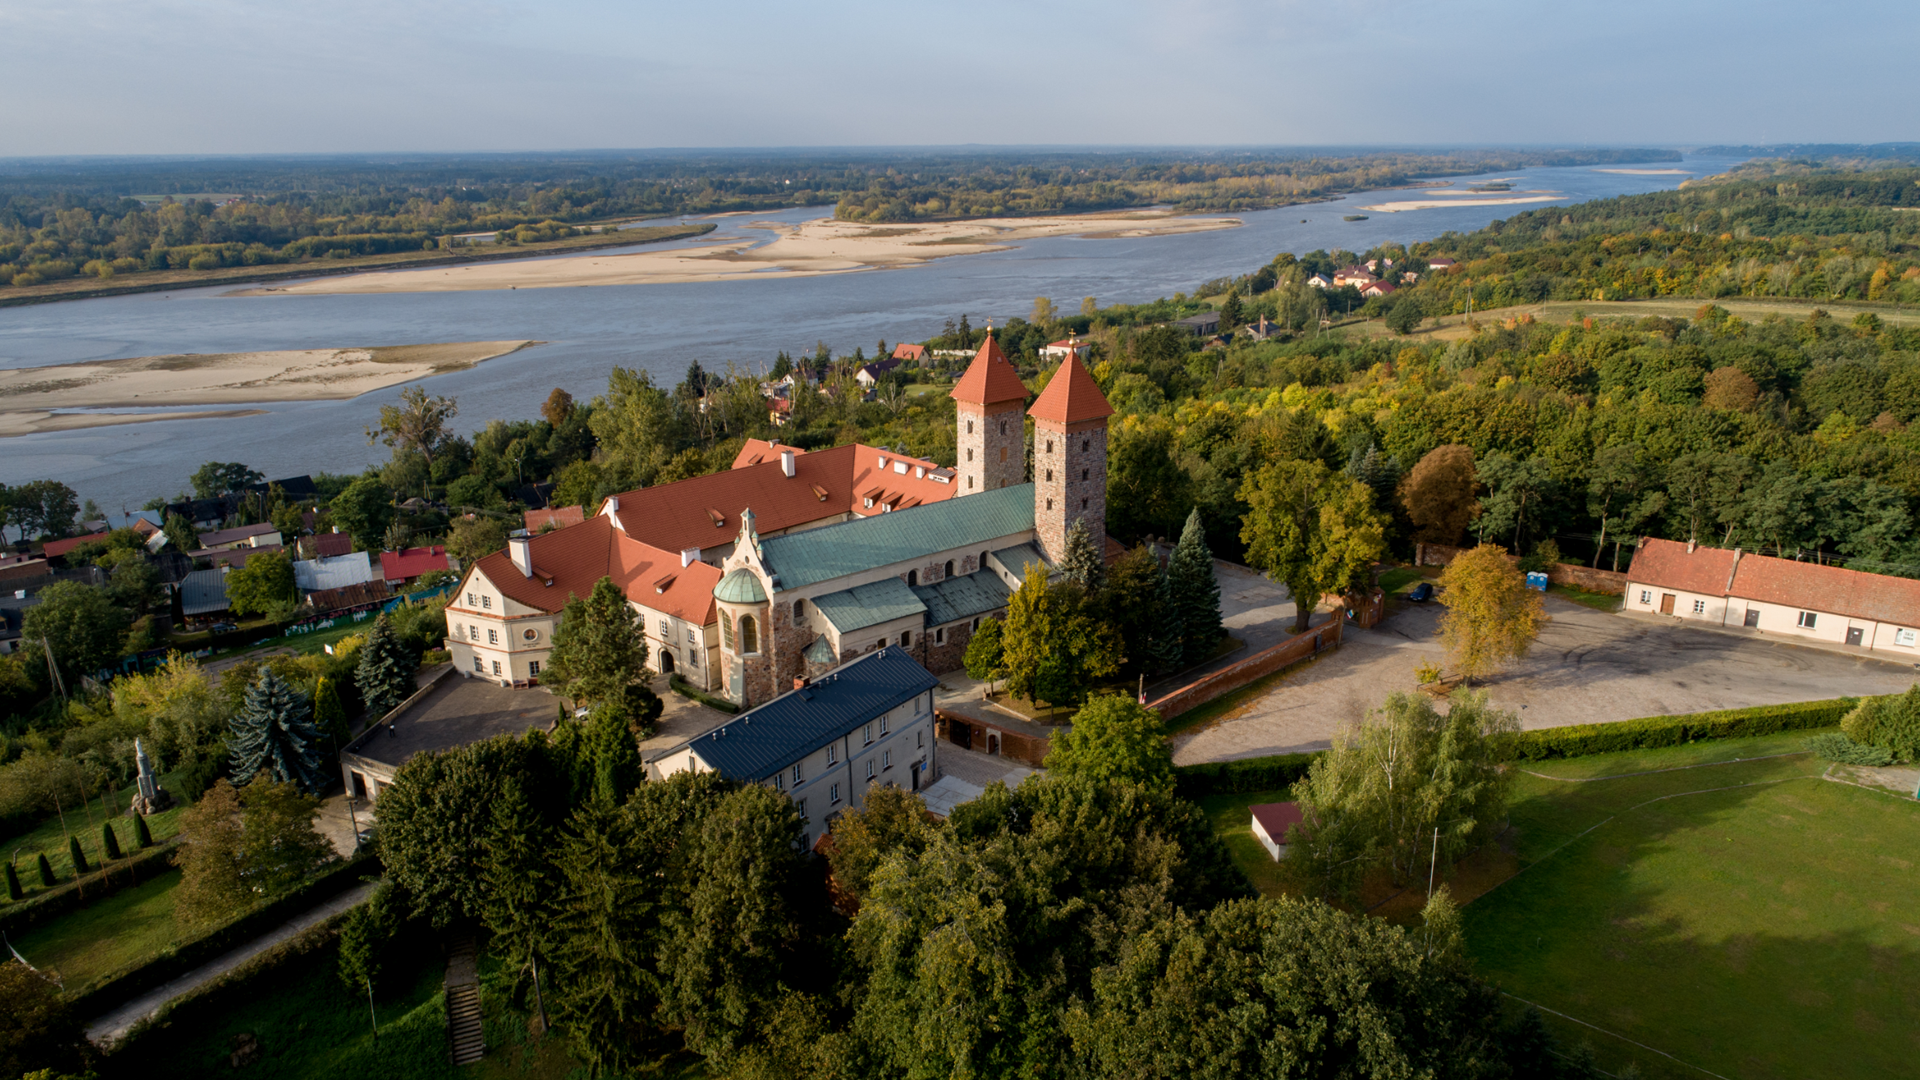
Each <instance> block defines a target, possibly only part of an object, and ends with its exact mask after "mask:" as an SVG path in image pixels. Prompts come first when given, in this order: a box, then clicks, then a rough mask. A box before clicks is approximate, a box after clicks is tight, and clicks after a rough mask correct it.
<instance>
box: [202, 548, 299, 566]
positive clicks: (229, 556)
mask: <svg viewBox="0 0 1920 1080" xmlns="http://www.w3.org/2000/svg"><path fill="white" fill-rule="evenodd" d="M286 550H287V549H286V548H284V547H282V546H281V545H279V544H264V545H262V546H260V547H237V548H223V549H222V550H220V551H190V552H188V553H187V554H189V555H191V556H193V557H194V558H195V559H206V560H207V561H209V562H211V563H213V565H215V566H231V567H233V568H234V569H236V570H237V569H239V568H240V567H242V566H245V565H247V560H248V559H251V558H253V557H254V556H256V555H272V554H274V553H276V552H284V551H286Z"/></svg>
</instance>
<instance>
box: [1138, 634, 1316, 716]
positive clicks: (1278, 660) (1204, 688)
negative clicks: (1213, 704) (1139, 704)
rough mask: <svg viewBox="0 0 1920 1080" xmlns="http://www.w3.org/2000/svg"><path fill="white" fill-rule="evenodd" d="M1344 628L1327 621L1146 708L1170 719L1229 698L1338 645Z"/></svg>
mask: <svg viewBox="0 0 1920 1080" xmlns="http://www.w3.org/2000/svg"><path fill="white" fill-rule="evenodd" d="M1344 626H1345V620H1343V619H1330V620H1328V621H1327V622H1326V623H1325V624H1323V625H1321V626H1316V627H1314V628H1313V629H1311V630H1308V631H1307V632H1306V633H1304V634H1299V635H1296V636H1294V637H1291V638H1288V639H1287V640H1285V641H1283V642H1281V643H1280V644H1278V645H1275V646H1273V647H1272V648H1268V649H1262V650H1260V651H1259V652H1257V653H1254V654H1253V655H1252V656H1249V657H1247V658H1246V659H1245V660H1242V661H1240V662H1239V663H1237V664H1235V665H1233V666H1232V667H1229V668H1223V669H1221V670H1220V671H1216V672H1214V673H1213V674H1211V675H1208V676H1205V677H1204V678H1201V679H1198V680H1195V681H1194V682H1191V683H1188V684H1187V685H1185V686H1182V687H1180V688H1179V689H1177V690H1175V691H1173V692H1172V693H1169V694H1165V695H1162V696H1161V697H1158V698H1155V699H1154V700H1152V701H1149V702H1147V707H1148V708H1150V709H1153V710H1154V711H1156V712H1158V713H1159V714H1160V715H1161V716H1163V717H1166V718H1168V719H1172V718H1173V717H1176V716H1179V715H1180V714H1181V713H1183V712H1186V711H1187V710H1189V709H1192V708H1196V707H1198V706H1201V705H1205V704H1206V703H1207V702H1209V701H1212V700H1214V699H1215V698H1218V697H1222V696H1224V695H1226V694H1230V693H1232V692H1233V691H1235V690H1238V689H1240V688H1241V687H1243V686H1245V685H1247V684H1248V683H1250V682H1253V681H1254V680H1255V679H1259V678H1262V677H1264V676H1267V675H1271V674H1273V673H1274V672H1276V671H1279V670H1280V669H1281V668H1284V667H1286V666H1287V665H1289V664H1292V663H1296V662H1298V661H1300V660H1305V659H1306V658H1307V657H1309V656H1312V655H1314V654H1315V653H1318V652H1323V651H1325V650H1327V649H1331V648H1334V647H1335V646H1337V645H1339V644H1340V634H1341V631H1342V629H1343V628H1344Z"/></svg>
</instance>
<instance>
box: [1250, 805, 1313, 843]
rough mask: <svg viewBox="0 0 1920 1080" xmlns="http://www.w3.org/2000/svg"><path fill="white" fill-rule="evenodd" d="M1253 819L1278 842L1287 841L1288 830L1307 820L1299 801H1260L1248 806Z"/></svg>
mask: <svg viewBox="0 0 1920 1080" xmlns="http://www.w3.org/2000/svg"><path fill="white" fill-rule="evenodd" d="M1247 809H1248V811H1249V812H1250V813H1251V814H1252V815H1253V819H1254V820H1255V821H1258V822H1259V823H1260V827H1261V828H1262V829H1265V830H1266V831H1267V836H1268V838H1269V839H1271V840H1272V841H1273V842H1274V843H1276V844H1284V843H1286V842H1287V830H1288V829H1291V828H1293V827H1294V826H1295V825H1298V824H1300V823H1301V822H1302V821H1304V820H1306V815H1305V814H1304V813H1302V812H1301V810H1300V804H1299V803H1297V802H1270V803H1259V804H1257V805H1254V806H1250V807H1248V808H1247Z"/></svg>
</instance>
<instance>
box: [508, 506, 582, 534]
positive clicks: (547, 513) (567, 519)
mask: <svg viewBox="0 0 1920 1080" xmlns="http://www.w3.org/2000/svg"><path fill="white" fill-rule="evenodd" d="M522 517H523V519H524V520H525V521H526V525H527V531H528V532H530V533H537V532H540V531H541V530H543V529H546V527H547V523H548V522H552V523H553V527H554V528H555V529H564V528H566V527H567V526H569V525H578V524H580V523H581V522H583V521H585V520H587V510H586V507H584V506H550V507H548V508H547V509H545V510H529V511H527V512H526V513H525V514H524V515H522Z"/></svg>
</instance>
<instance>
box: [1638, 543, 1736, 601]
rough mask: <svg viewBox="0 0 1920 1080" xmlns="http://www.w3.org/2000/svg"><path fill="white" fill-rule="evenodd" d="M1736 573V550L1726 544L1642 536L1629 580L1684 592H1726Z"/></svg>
mask: <svg viewBox="0 0 1920 1080" xmlns="http://www.w3.org/2000/svg"><path fill="white" fill-rule="evenodd" d="M1732 576H1733V552H1731V551H1727V550H1725V549H1724V548H1711V547H1696V548H1694V549H1693V551H1692V552H1691V553H1689V552H1688V551H1687V545H1685V544H1682V543H1679V542H1677V541H1673V540H1652V539H1649V540H1643V541H1641V543H1640V550H1639V551H1638V552H1637V553H1636V554H1635V555H1634V556H1633V566H1632V567H1630V568H1629V569H1628V571H1627V580H1628V581H1631V582H1634V583H1636V584H1644V585H1653V586H1656V587H1659V588H1664V589H1678V590H1680V591H1682V592H1691V593H1704V594H1706V595H1708V596H1725V595H1726V591H1727V581H1728V579H1729V578H1731V577H1732Z"/></svg>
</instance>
